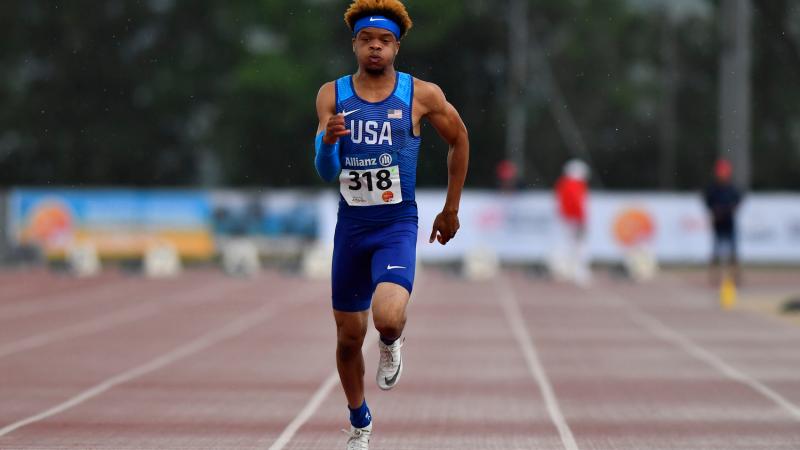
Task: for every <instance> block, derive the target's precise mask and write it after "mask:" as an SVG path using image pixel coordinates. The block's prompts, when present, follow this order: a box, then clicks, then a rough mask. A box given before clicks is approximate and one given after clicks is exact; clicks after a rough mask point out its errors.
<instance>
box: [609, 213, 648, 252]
mask: <svg viewBox="0 0 800 450" xmlns="http://www.w3.org/2000/svg"><path fill="white" fill-rule="evenodd" d="M655 231H656V226H655V222H654V221H653V217H652V216H651V215H650V213H649V212H647V211H645V210H644V209H640V208H629V209H626V210H624V211H622V213H620V214H619V215H618V216H617V218H616V219H615V220H614V237H615V238H616V239H617V242H619V243H620V244H622V245H624V246H626V247H633V246H635V245H638V244H641V243H642V242H644V241H647V240H649V239H650V238H652V237H653V235H654V234H655Z"/></svg>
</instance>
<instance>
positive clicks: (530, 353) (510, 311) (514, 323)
mask: <svg viewBox="0 0 800 450" xmlns="http://www.w3.org/2000/svg"><path fill="white" fill-rule="evenodd" d="M508 283H509V280H508V279H507V278H506V277H501V278H500V280H499V283H498V285H499V288H500V292H501V295H500V301H501V304H502V305H503V312H504V313H505V316H506V320H508V323H509V325H511V331H512V333H513V334H514V337H515V338H516V340H517V344H519V346H520V349H521V350H522V354H523V355H524V356H525V362H527V364H528V370H530V372H531V375H532V376H533V378H534V380H536V383H537V384H538V385H539V389H540V390H541V392H542V397H544V402H545V405H546V407H547V413H548V414H549V415H550V420H552V421H553V424H555V426H556V428H557V429H558V434H559V436H561V443H562V444H563V445H564V448H565V449H566V450H578V444H577V443H576V442H575V436H573V435H572V430H570V428H569V425H568V424H567V420H566V419H565V418H564V414H563V413H562V412H561V407H560V406H559V404H558V399H557V398H556V395H555V391H554V390H553V386H552V384H551V383H550V380H549V379H548V377H547V374H546V373H545V371H544V367H543V366H542V362H541V360H540V359H539V352H538V351H537V350H536V345H535V344H534V343H533V337H532V336H531V334H530V333H529V332H528V328H527V326H526V325H525V322H524V321H523V320H522V310H521V309H520V306H519V302H518V301H517V297H516V294H515V293H514V291H513V289H512V288H511V287H510V286H509V284H508Z"/></svg>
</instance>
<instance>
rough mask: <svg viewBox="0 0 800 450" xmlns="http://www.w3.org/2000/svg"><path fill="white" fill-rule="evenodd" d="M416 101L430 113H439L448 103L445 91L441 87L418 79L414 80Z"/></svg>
mask: <svg viewBox="0 0 800 450" xmlns="http://www.w3.org/2000/svg"><path fill="white" fill-rule="evenodd" d="M414 100H416V101H417V102H419V103H420V104H421V105H423V106H424V107H425V109H427V110H429V111H437V110H439V109H441V108H443V107H444V106H445V104H446V103H447V99H446V97H445V95H444V91H442V88H440V87H439V85H437V84H436V83H431V82H430V81H424V80H420V79H419V78H416V77H415V78H414Z"/></svg>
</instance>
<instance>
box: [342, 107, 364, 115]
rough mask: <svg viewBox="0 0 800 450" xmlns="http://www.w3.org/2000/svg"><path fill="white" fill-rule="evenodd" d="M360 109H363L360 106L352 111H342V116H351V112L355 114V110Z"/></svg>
mask: <svg viewBox="0 0 800 450" xmlns="http://www.w3.org/2000/svg"><path fill="white" fill-rule="evenodd" d="M359 111H361V109H360V108H359V109H354V110H352V111H342V117H347V116H349V115H350V114H353V113H354V112H359Z"/></svg>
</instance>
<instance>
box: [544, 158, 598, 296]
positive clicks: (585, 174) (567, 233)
mask: <svg viewBox="0 0 800 450" xmlns="http://www.w3.org/2000/svg"><path fill="white" fill-rule="evenodd" d="M588 181H589V166H588V165H587V164H586V163H585V162H583V161H581V160H580V159H572V160H570V161H568V162H567V163H566V164H565V165H564V173H563V175H562V176H561V178H559V179H558V181H557V182H556V186H555V194H556V200H557V203H558V219H559V220H558V222H559V223H558V227H559V236H560V238H559V239H558V243H557V246H556V248H555V251H554V254H553V255H552V256H551V261H550V272H551V274H552V275H553V276H554V277H555V278H556V279H557V280H563V281H571V282H573V283H575V284H577V285H578V286H582V287H587V286H588V285H589V284H590V283H591V280H592V273H591V268H590V265H591V261H590V259H589V251H588V248H587V242H586V240H587V231H586V230H587V228H586V224H587V212H586V210H587V196H588V191H589V187H588Z"/></svg>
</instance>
